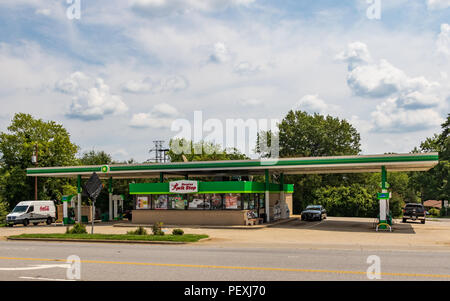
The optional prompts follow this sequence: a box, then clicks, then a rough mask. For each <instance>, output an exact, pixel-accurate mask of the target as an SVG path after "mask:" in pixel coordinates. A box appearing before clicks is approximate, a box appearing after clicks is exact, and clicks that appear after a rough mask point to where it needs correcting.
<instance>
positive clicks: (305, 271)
mask: <svg viewBox="0 0 450 301" xmlns="http://www.w3.org/2000/svg"><path fill="white" fill-rule="evenodd" d="M1 259H3V260H31V261H59V262H61V261H62V262H65V261H66V260H65V259H50V258H20V257H0V260H1ZM81 263H97V264H117V265H135V266H154V267H183V268H202V269H227V270H249V271H274V272H302V273H325V274H350V275H367V272H365V271H364V272H362V271H344V270H317V269H294V268H266V267H244V266H221V265H199V264H178V263H151V262H121V261H103V260H81ZM380 274H381V275H382V276H399V277H425V278H448V279H450V275H443V274H419V273H385V272H384V273H380Z"/></svg>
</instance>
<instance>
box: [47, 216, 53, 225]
mask: <svg viewBox="0 0 450 301" xmlns="http://www.w3.org/2000/svg"><path fill="white" fill-rule="evenodd" d="M52 222H53V219H52V218H51V217H49V218H47V221H46V223H47V225H50V224H51V223H52Z"/></svg>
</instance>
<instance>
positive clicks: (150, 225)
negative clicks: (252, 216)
mask: <svg viewBox="0 0 450 301" xmlns="http://www.w3.org/2000/svg"><path fill="white" fill-rule="evenodd" d="M295 220H298V218H297V217H291V218H289V219H285V220H281V221H278V222H275V223H270V224H263V225H255V226H220V225H217V226H214V225H211V226H206V225H205V226H204V225H163V228H183V227H185V228H194V229H229V230H258V229H263V228H268V227H274V226H278V225H281V224H286V223H289V222H292V221H295ZM152 226H153V224H128V223H119V224H113V227H123V228H127V227H128V228H137V227H144V228H151V227H152Z"/></svg>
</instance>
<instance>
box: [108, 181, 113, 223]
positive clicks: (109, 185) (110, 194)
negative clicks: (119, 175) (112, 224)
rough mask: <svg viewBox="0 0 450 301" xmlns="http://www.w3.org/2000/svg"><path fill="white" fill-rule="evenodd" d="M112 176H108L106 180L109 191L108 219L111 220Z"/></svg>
mask: <svg viewBox="0 0 450 301" xmlns="http://www.w3.org/2000/svg"><path fill="white" fill-rule="evenodd" d="M112 181H113V179H112V177H110V178H109V181H108V192H109V220H110V221H112V220H113V199H112V198H113V188H112V184H113V183H112Z"/></svg>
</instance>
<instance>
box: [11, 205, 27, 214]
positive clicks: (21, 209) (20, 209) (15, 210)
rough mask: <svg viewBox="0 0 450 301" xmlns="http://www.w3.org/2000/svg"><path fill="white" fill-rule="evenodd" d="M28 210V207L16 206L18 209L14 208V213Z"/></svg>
mask: <svg viewBox="0 0 450 301" xmlns="http://www.w3.org/2000/svg"><path fill="white" fill-rule="evenodd" d="M27 209H28V206H16V207H14V210H13V211H12V212H15V213H17V212H25V211H27Z"/></svg>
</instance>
